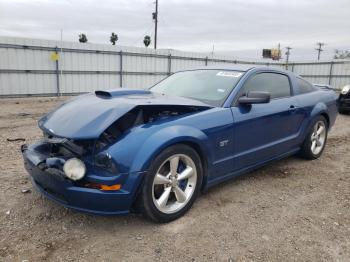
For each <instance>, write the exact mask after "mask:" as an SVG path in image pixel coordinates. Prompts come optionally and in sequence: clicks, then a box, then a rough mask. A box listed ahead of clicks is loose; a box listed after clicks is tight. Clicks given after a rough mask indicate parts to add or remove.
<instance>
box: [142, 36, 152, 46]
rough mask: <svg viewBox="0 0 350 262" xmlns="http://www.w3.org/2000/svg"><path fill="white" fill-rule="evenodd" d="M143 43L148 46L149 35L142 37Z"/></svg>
mask: <svg viewBox="0 0 350 262" xmlns="http://www.w3.org/2000/svg"><path fill="white" fill-rule="evenodd" d="M143 43H144V44H145V46H146V47H148V46H149V45H150V43H151V37H150V36H149V35H145V37H144V39H143Z"/></svg>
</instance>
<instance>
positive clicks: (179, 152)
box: [139, 144, 203, 222]
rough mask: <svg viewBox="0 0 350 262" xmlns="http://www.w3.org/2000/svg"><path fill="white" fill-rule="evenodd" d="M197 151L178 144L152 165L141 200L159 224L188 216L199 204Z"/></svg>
mask: <svg viewBox="0 0 350 262" xmlns="http://www.w3.org/2000/svg"><path fill="white" fill-rule="evenodd" d="M202 174H203V172H202V165H201V160H200V157H199V156H198V154H197V152H196V151H195V150H194V149H192V148H191V147H189V146H187V145H182V144H179V145H174V146H171V147H169V148H167V149H165V150H164V151H163V152H161V153H160V154H159V155H158V156H157V157H156V159H155V160H154V161H153V163H152V164H151V167H150V169H149V173H148V174H147V175H146V177H145V181H144V184H143V187H142V190H141V195H140V198H139V201H140V202H141V208H142V211H143V213H144V215H146V217H148V218H150V219H151V220H153V221H156V222H170V221H172V220H175V219H177V218H179V217H181V216H182V215H184V214H185V213H186V212H187V211H188V210H189V209H190V208H191V206H192V204H193V202H194V201H195V199H196V197H197V195H198V193H199V189H200V185H201V183H202Z"/></svg>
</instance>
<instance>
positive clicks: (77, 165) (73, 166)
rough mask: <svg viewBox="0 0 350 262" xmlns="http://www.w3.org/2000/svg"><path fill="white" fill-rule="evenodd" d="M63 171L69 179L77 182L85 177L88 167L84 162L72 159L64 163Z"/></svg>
mask: <svg viewBox="0 0 350 262" xmlns="http://www.w3.org/2000/svg"><path fill="white" fill-rule="evenodd" d="M63 171H64V173H65V175H66V176H67V177H68V178H70V179H72V180H74V181H76V180H80V179H82V178H83V177H84V176H85V173H86V167H85V164H84V162H83V161H81V160H79V159H78V158H71V159H68V160H67V161H66V162H65V163H64V165H63Z"/></svg>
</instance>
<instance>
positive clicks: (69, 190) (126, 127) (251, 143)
mask: <svg viewBox="0 0 350 262" xmlns="http://www.w3.org/2000/svg"><path fill="white" fill-rule="evenodd" d="M336 99H337V96H336V95H335V93H334V92H333V91H331V90H329V89H322V88H318V87H316V86H314V85H312V84H310V83H309V82H307V81H306V80H304V79H303V78H301V77H299V76H296V75H294V74H292V73H291V72H287V71H282V70H277V69H272V68H261V67H238V66H236V67H232V68H229V67H216V68H209V67H206V68H204V69H197V70H188V71H181V72H178V73H175V74H173V75H171V76H169V77H168V78H166V79H165V80H163V81H161V82H159V83H158V84H156V85H155V86H153V87H152V88H150V89H148V90H135V89H126V88H121V89H116V90H110V91H96V92H95V93H91V94H86V95H82V96H78V97H76V98H73V99H71V100H70V101H68V102H65V103H64V104H62V105H61V106H59V107H58V108H56V109H55V110H53V111H52V112H50V113H48V114H47V115H45V116H44V117H43V118H42V119H41V120H40V121H39V127H40V128H41V129H42V130H43V133H44V137H43V139H42V140H41V141H38V142H36V143H34V144H32V145H29V146H27V145H23V146H22V153H23V158H24V163H25V167H26V169H27V171H28V173H29V174H30V176H31V179H32V183H33V185H34V186H35V187H36V188H37V189H38V190H39V191H40V192H41V193H42V194H44V195H45V196H47V197H48V198H50V199H52V200H55V201H56V202H58V203H60V204H62V205H64V206H66V207H70V208H73V209H77V210H80V211H86V212H92V213H96V214H104V215H107V214H125V213H128V212H129V210H131V209H132V208H134V207H136V208H138V209H140V210H141V211H142V212H143V213H144V214H145V215H146V216H147V217H148V218H150V219H152V220H154V221H158V222H168V221H171V220H174V219H176V218H178V217H180V216H182V215H183V214H184V213H185V212H186V211H187V210H188V209H189V208H190V207H191V206H192V204H193V202H194V201H195V199H196V197H197V195H198V194H199V192H200V191H202V190H205V189H207V188H208V187H211V186H213V185H215V184H218V183H220V182H223V181H225V180H227V179H230V178H233V177H235V176H237V175H240V174H243V173H246V172H248V171H250V170H253V169H256V168H258V167H260V166H262V165H265V164H266V163H268V162H270V161H272V160H276V159H280V158H283V157H287V156H290V155H293V154H296V153H299V154H300V155H301V156H303V157H305V158H307V159H316V158H318V157H319V156H320V155H321V154H322V151H323V149H324V147H325V144H326V139H327V132H328V130H329V129H330V128H331V126H332V125H333V124H334V121H335V119H336V116H337V107H336Z"/></svg>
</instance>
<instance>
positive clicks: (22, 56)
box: [0, 37, 350, 96]
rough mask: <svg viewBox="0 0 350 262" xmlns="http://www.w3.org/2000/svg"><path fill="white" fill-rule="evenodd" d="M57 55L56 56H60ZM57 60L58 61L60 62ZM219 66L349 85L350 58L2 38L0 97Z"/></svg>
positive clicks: (142, 81)
mask: <svg viewBox="0 0 350 262" xmlns="http://www.w3.org/2000/svg"><path fill="white" fill-rule="evenodd" d="M56 54H57V55H58V57H57V56H56ZM57 58H58V60H56V59H57ZM215 64H254V65H265V66H272V67H280V68H288V69H289V70H291V71H294V72H296V73H297V74H300V75H302V76H304V77H305V78H306V79H308V80H310V81H311V82H314V83H321V84H330V85H333V86H335V87H336V88H340V87H341V86H342V85H345V84H346V83H350V61H324V62H318V63H290V64H289V65H286V64H284V63H271V62H262V61H242V60H239V59H234V58H230V57H224V56H210V57H208V56H205V55H203V53H190V52H181V51H177V50H153V49H146V48H137V47H123V46H110V45H99V44H80V43H70V42H62V43H60V42H57V41H49V40H38V39H25V38H10V37H0V96H26V95H58V94H73V93H84V92H91V91H93V90H96V89H101V90H102V89H111V88H117V87H130V88H147V87H149V86H151V85H153V84H154V83H156V82H158V81H160V80H161V79H163V78H164V77H166V76H167V75H169V74H171V73H173V72H176V71H178V70H183V69H187V68H193V67H203V66H208V65H215Z"/></svg>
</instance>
